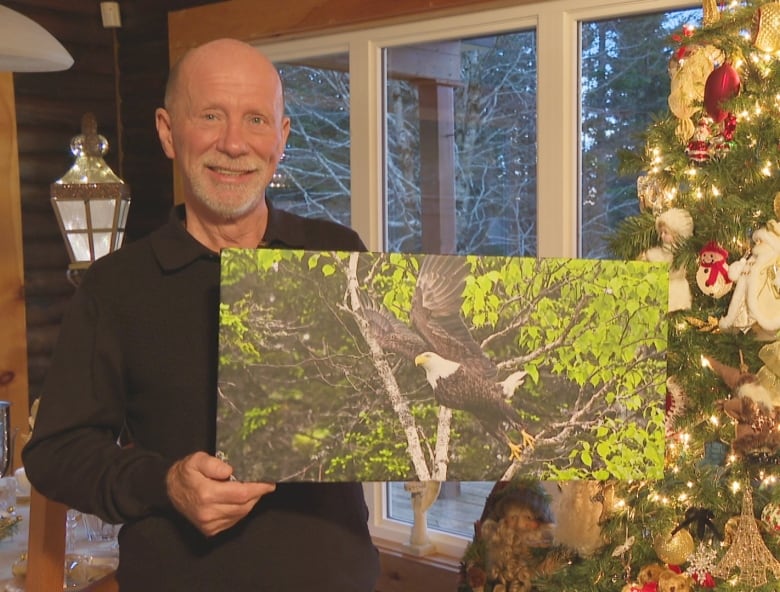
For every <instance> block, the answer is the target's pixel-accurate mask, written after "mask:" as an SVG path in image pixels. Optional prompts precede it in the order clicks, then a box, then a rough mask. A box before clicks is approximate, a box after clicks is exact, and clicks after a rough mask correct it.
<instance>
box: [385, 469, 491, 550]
mask: <svg viewBox="0 0 780 592" xmlns="http://www.w3.org/2000/svg"><path fill="white" fill-rule="evenodd" d="M494 485H495V483H493V482H492V481H491V482H487V481H463V482H460V483H456V482H447V483H442V486H441V491H440V493H439V497H438V498H437V499H436V501H435V502H434V503H433V505H432V506H431V507H430V508H429V509H428V513H427V517H428V528H430V529H431V530H438V531H441V532H446V533H449V534H455V535H459V536H462V537H464V538H467V539H470V538H471V537H472V536H473V535H474V522H475V521H477V520H479V518H480V516H481V514H482V508H483V507H484V506H485V500H486V499H487V497H488V495H489V494H490V491H491V490H492V489H493V486H494ZM386 494H387V517H388V518H392V519H393V520H398V521H399V522H405V523H407V524H412V522H413V521H414V518H413V515H412V506H411V503H410V500H409V492H408V491H406V490H405V489H404V484H403V483H398V482H392V483H388V484H387V491H386Z"/></svg>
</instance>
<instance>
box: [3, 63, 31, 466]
mask: <svg viewBox="0 0 780 592" xmlns="http://www.w3.org/2000/svg"><path fill="white" fill-rule="evenodd" d="M0 319H1V320H2V322H0V399H1V400H4V401H10V402H11V429H12V430H13V431H12V433H17V435H18V434H22V435H26V434H27V433H28V431H29V428H28V423H27V417H28V415H29V406H28V392H27V391H28V382H27V327H26V316H25V305H24V262H23V258H22V207H21V198H20V190H19V148H18V143H17V136H16V107H15V101H14V82H13V75H12V74H11V73H9V72H0ZM15 440H16V443H18V444H21V442H22V439H21V438H19V437H17V438H15ZM20 448H21V446H20V445H17V446H15V451H14V459H13V463H12V468H13V467H18V466H21V461H20V456H19V454H20Z"/></svg>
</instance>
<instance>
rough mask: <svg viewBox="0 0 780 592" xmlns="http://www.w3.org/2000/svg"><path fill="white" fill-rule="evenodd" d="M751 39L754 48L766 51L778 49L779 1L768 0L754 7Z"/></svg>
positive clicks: (779, 37)
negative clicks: (771, 0) (768, 0)
mask: <svg viewBox="0 0 780 592" xmlns="http://www.w3.org/2000/svg"><path fill="white" fill-rule="evenodd" d="M751 39H752V40H753V45H754V46H755V47H756V49H759V50H761V51H764V52H766V53H774V52H776V51H778V50H780V2H769V3H767V4H764V5H763V6H760V7H759V8H757V9H756V12H755V13H754V14H753V23H752V30H751Z"/></svg>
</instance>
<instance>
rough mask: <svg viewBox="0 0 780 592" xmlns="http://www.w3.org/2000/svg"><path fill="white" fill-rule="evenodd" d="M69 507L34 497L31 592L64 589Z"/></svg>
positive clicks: (29, 571) (29, 565)
mask: <svg viewBox="0 0 780 592" xmlns="http://www.w3.org/2000/svg"><path fill="white" fill-rule="evenodd" d="M67 511H68V508H67V507H66V506H64V505H63V504H59V503H57V502H53V501H51V500H49V499H46V498H45V497H43V496H42V495H41V494H40V493H38V492H37V491H36V490H35V489H33V490H32V492H31V494H30V533H29V535H28V539H27V576H26V577H25V590H26V591H27V592H51V591H52V590H62V584H63V582H64V581H65V514H66V513H67Z"/></svg>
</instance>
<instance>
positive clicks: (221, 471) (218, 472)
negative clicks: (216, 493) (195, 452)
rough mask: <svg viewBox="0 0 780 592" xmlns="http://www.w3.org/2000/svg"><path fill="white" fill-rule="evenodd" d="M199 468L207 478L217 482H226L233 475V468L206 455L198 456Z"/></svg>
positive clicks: (214, 457)
mask: <svg viewBox="0 0 780 592" xmlns="http://www.w3.org/2000/svg"><path fill="white" fill-rule="evenodd" d="M197 468H198V470H199V471H200V472H201V473H202V474H203V475H204V476H205V477H208V478H209V479H215V480H217V481H225V480H227V479H229V478H230V476H231V475H232V474H233V467H231V466H230V465H229V464H227V463H226V462H225V461H223V460H221V459H219V458H217V457H216V456H211V455H208V454H205V453H201V454H200V455H199V456H198V459H197Z"/></svg>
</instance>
